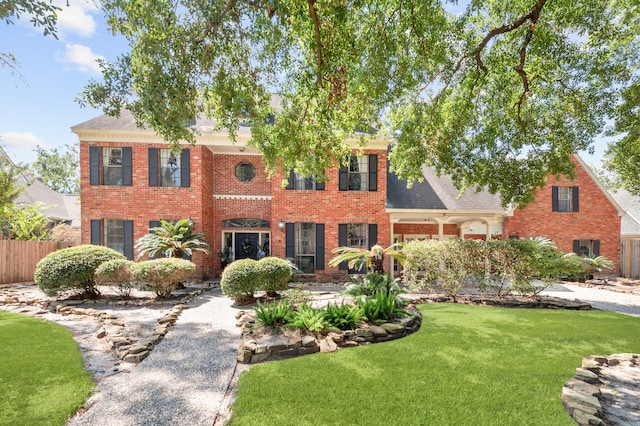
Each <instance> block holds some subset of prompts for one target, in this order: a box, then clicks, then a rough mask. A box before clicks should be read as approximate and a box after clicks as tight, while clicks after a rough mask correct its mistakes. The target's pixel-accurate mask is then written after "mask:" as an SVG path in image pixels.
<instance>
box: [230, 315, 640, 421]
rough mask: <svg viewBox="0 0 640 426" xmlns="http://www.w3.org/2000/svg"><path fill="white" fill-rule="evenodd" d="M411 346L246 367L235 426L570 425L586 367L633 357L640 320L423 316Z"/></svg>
mask: <svg viewBox="0 0 640 426" xmlns="http://www.w3.org/2000/svg"><path fill="white" fill-rule="evenodd" d="M420 309H421V311H422V315H423V322H422V328H421V330H420V331H418V332H417V333H414V334H413V335H411V336H408V337H406V338H403V339H400V340H396V341H392V342H386V343H380V344H375V345H368V346H362V347H357V348H350V349H342V350H339V351H338V352H336V353H333V354H314V355H307V356H304V357H299V358H294V359H290V360H286V361H277V362H270V363H265V364H259V365H256V366H253V367H252V368H251V369H250V370H248V371H247V372H245V373H243V375H242V376H241V377H240V380H239V383H238V392H237V399H236V402H235V404H234V406H233V417H232V419H231V420H232V423H231V424H232V425H233V426H240V425H417V424H420V425H492V426H493V425H553V426H556V425H574V424H575V422H574V421H573V420H571V418H570V417H569V416H568V415H567V414H566V413H565V411H564V408H563V407H562V402H561V400H560V395H561V391H562V385H563V384H564V383H565V382H566V381H567V380H568V379H570V378H571V377H572V376H573V375H574V373H575V369H576V368H577V367H579V366H580V364H581V361H582V358H583V357H585V356H587V355H593V354H610V353H621V352H634V353H638V352H640V319H638V318H633V317H629V316H624V315H620V314H615V313H611V312H603V311H564V310H538V309H529V310H527V309H505V308H491V307H478V306H469V305H458V304H431V305H423V306H421V307H420Z"/></svg>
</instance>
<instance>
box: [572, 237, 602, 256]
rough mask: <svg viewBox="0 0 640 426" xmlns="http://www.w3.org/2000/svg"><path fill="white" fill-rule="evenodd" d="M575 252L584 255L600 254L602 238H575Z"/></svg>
mask: <svg viewBox="0 0 640 426" xmlns="http://www.w3.org/2000/svg"><path fill="white" fill-rule="evenodd" d="M573 252H574V253H575V254H577V255H578V256H582V257H597V256H600V240H573Z"/></svg>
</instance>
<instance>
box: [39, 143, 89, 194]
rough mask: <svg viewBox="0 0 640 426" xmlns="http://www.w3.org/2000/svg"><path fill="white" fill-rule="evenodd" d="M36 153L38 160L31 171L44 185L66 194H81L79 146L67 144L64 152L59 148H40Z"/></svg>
mask: <svg viewBox="0 0 640 426" xmlns="http://www.w3.org/2000/svg"><path fill="white" fill-rule="evenodd" d="M35 152H36V153H37V154H38V158H37V159H36V161H34V162H33V163H31V164H30V165H29V169H30V171H31V172H32V173H33V174H34V175H35V176H37V177H38V178H40V180H42V183H44V184H45V185H47V186H48V187H49V188H51V189H53V190H54V191H58V192H62V193H65V194H79V193H80V173H79V171H80V154H79V153H78V145H77V144H75V145H69V144H66V145H65V146H64V150H63V151H59V150H58V148H53V149H51V150H46V149H44V148H42V147H40V146H38V147H36V149H35Z"/></svg>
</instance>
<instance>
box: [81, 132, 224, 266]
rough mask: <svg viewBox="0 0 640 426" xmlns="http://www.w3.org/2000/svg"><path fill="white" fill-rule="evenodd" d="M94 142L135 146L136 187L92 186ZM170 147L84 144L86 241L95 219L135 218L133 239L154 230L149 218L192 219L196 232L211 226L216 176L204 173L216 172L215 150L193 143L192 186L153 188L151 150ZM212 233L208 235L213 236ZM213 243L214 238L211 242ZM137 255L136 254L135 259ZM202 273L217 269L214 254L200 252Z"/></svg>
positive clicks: (197, 259)
mask: <svg viewBox="0 0 640 426" xmlns="http://www.w3.org/2000/svg"><path fill="white" fill-rule="evenodd" d="M89 146H100V147H107V146H115V147H117V146H130V147H131V148H132V169H133V176H132V186H105V185H90V184H89ZM149 147H157V148H166V145H142V144H129V145H127V144H122V143H103V142H101V143H85V142H83V143H81V144H80V199H81V200H82V202H81V239H82V242H83V243H85V244H88V243H89V242H90V241H91V230H90V221H91V220H92V219H123V220H133V239H134V242H135V241H136V240H137V239H138V238H140V237H142V236H143V235H145V234H147V233H148V232H149V221H150V220H158V219H182V218H187V217H188V218H191V219H192V220H193V221H194V223H195V224H196V231H204V232H207V233H208V234H209V230H208V229H207V227H208V226H210V222H211V214H210V212H211V211H212V207H213V203H212V197H211V195H210V194H211V193H210V192H209V193H208V194H206V193H205V191H207V190H209V191H210V188H211V186H212V184H211V178H210V177H208V176H206V175H203V174H202V173H200V171H201V170H211V169H210V167H208V165H210V164H211V153H210V151H209V150H208V149H207V148H204V147H190V150H191V151H190V152H191V161H190V165H191V182H190V187H189V188H167V187H149V182H148V181H149V179H148V148H149ZM210 237H211V235H209V240H210ZM209 242H210V241H209ZM136 255H137V253H134V257H135V256H136ZM193 260H194V262H195V263H196V264H197V265H198V269H197V272H198V273H199V274H202V275H209V274H210V273H212V272H213V260H212V257H211V256H206V255H203V254H196V255H195V256H194V259H193Z"/></svg>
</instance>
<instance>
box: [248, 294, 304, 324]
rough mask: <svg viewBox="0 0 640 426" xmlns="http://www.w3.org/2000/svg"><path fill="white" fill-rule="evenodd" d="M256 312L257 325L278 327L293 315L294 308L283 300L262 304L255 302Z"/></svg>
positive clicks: (287, 321) (286, 322)
mask: <svg viewBox="0 0 640 426" xmlns="http://www.w3.org/2000/svg"><path fill="white" fill-rule="evenodd" d="M257 305H258V306H257V307H255V308H254V311H255V312H256V320H257V325H258V326H259V327H278V326H283V325H286V324H288V323H289V321H290V320H291V318H292V317H293V315H294V310H293V309H292V308H291V307H290V306H289V304H288V303H287V302H285V301H282V300H281V301H279V302H277V303H271V304H267V305H263V304H261V303H260V301H258V302H257Z"/></svg>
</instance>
